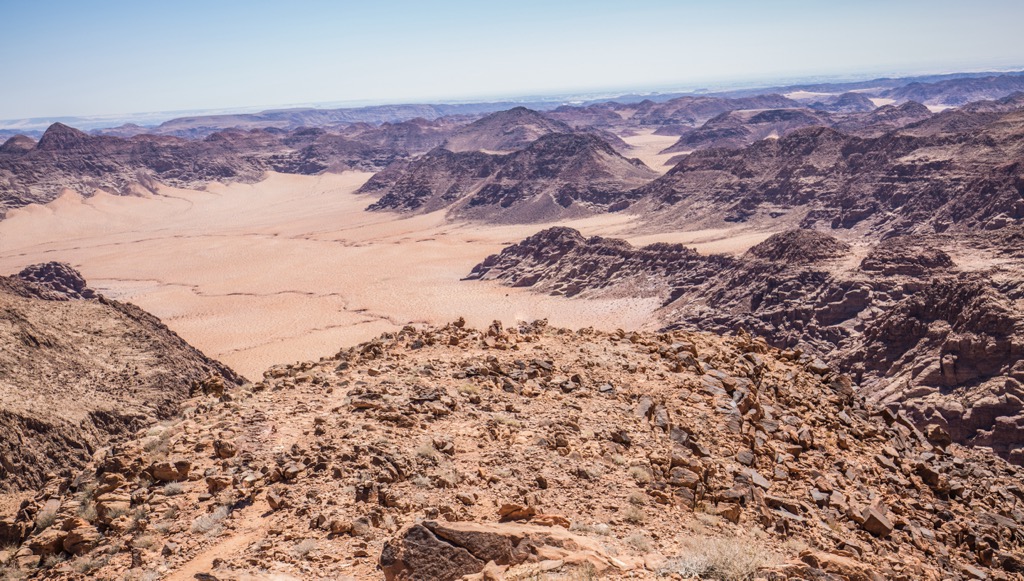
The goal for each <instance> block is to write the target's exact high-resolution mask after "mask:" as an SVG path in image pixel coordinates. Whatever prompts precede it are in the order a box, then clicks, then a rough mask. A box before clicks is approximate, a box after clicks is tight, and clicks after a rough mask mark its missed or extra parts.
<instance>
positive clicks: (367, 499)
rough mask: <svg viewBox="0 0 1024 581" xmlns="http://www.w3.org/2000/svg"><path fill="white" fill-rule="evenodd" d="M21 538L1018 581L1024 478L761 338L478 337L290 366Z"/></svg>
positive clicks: (706, 571)
mask: <svg viewBox="0 0 1024 581" xmlns="http://www.w3.org/2000/svg"><path fill="white" fill-rule="evenodd" d="M188 407H189V411H188V412H187V413H186V414H185V415H184V416H183V417H182V418H180V419H178V420H176V421H174V422H170V423H166V424H163V425H161V426H160V427H159V428H156V429H152V430H149V431H148V432H143V433H141V434H140V438H139V439H138V440H135V441H133V442H130V443H128V444H126V445H123V446H118V447H116V448H112V449H105V450H102V451H100V452H99V453H97V454H96V455H95V457H94V460H93V462H92V463H91V464H90V465H89V466H88V467H87V469H85V470H83V471H81V472H80V473H77V474H75V475H72V476H70V477H55V478H53V479H51V480H50V481H48V482H47V483H46V485H45V487H44V488H43V489H42V490H41V491H40V493H39V494H38V495H37V496H36V497H35V498H34V499H32V500H30V501H27V502H26V503H24V504H23V506H22V507H21V509H20V510H19V511H18V512H17V514H15V515H10V517H9V518H8V520H5V521H2V525H0V526H2V527H3V528H2V529H0V530H3V531H4V532H5V533H6V534H7V535H8V537H7V538H8V541H9V542H10V541H13V542H14V547H12V548H11V549H9V550H7V551H5V552H4V553H3V556H4V557H5V560H6V563H7V565H6V566H7V572H8V574H11V575H18V574H21V575H25V574H29V573H31V574H34V575H36V576H37V577H48V578H56V577H60V578H85V577H95V578H129V579H144V578H155V577H163V578H167V579H193V578H198V579H210V578H218V579H235V578H239V579H240V578H270V577H272V578H334V579H380V578H383V579H431V580H438V581H451V580H455V579H462V578H464V576H466V575H470V577H466V578H469V579H510V580H511V579H546V578H548V579H555V578H565V577H566V576H571V577H570V578H593V577H601V578H623V577H629V578H633V579H636V578H656V577H673V576H675V578H693V577H699V578H715V579H749V578H754V577H755V576H756V577H757V578H772V579H793V580H795V579H947V578H949V579H966V578H974V579H982V578H994V579H1011V578H1013V577H1014V576H1016V575H1019V574H1020V572H1021V571H1022V567H1024V561H1022V559H1024V555H1022V552H1021V551H1022V546H1021V537H1020V535H1019V534H1018V530H1019V527H1020V526H1021V524H1022V523H1024V512H1022V511H1021V510H1020V509H1019V508H1018V503H1019V500H1020V499H1021V498H1022V497H1024V491H1021V490H1020V486H1019V479H1020V473H1019V470H1018V468H1016V467H1014V466H1012V465H1009V464H1007V463H1005V462H1003V461H1002V460H999V459H997V458H995V457H993V456H991V455H987V454H984V453H981V452H977V451H972V450H968V449H964V448H961V447H959V446H957V445H955V444H952V445H951V444H950V443H949V441H948V435H947V434H945V432H944V431H943V430H942V428H940V427H938V426H931V427H928V428H927V430H926V431H925V432H922V431H919V430H918V429H917V428H916V427H914V425H913V424H912V423H911V422H910V421H909V420H907V419H906V418H905V417H904V416H902V415H901V414H899V413H893V412H891V411H889V410H887V409H880V410H876V409H874V408H872V407H870V406H867V405H865V403H864V401H863V400H862V399H861V398H860V397H858V396H857V395H855V394H854V392H853V391H852V389H851V383H850V380H849V379H848V378H846V377H845V376H843V375H840V374H837V373H835V372H834V371H832V370H830V369H829V368H828V367H827V366H825V365H823V364H821V363H820V362H818V361H815V360H814V359H813V358H809V357H806V356H801V355H799V354H798V353H795V352H792V351H789V352H781V351H778V350H775V349H772V348H770V347H768V346H767V345H765V344H764V343H763V342H760V341H757V340H751V339H750V338H749V337H747V336H737V337H733V338H721V337H717V336H713V335H707V334H694V333H686V332H672V333H665V334H657V335H655V334H636V333H632V334H628V333H623V332H617V333H599V332H595V331H591V330H583V331H580V332H578V333H577V332H571V331H566V330H562V329H551V328H548V327H547V326H546V325H544V324H542V323H535V324H531V325H521V326H519V327H516V328H511V329H504V328H502V326H501V325H500V324H495V325H492V326H491V327H490V328H489V329H487V330H474V329H470V328H467V327H465V326H464V325H463V324H462V322H461V321H459V322H456V323H454V324H451V325H448V326H445V327H440V328H428V329H422V330H417V329H413V328H411V327H409V328H406V329H404V330H402V331H401V332H399V333H392V334H386V335H383V336H381V337H380V338H379V339H377V340H374V341H371V342H369V343H365V344H362V345H359V346H356V347H353V348H350V349H345V350H342V351H340V352H339V353H338V354H337V355H336V356H335V357H333V358H327V359H323V360H320V361H316V362H309V363H303V364H297V365H291V366H281V367H275V368H272V369H270V370H269V371H268V372H267V373H266V374H265V377H264V378H263V380H262V381H260V382H259V383H256V384H252V385H250V386H248V387H245V388H243V389H240V390H229V391H228V392H227V393H225V394H224V395H223V396H220V397H217V396H215V395H197V397H195V398H193V399H192V400H190V401H189V402H188Z"/></svg>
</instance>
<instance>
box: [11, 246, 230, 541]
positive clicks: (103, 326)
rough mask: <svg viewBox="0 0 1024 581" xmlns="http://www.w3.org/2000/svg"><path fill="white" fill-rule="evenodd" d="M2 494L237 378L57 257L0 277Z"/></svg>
mask: <svg viewBox="0 0 1024 581" xmlns="http://www.w3.org/2000/svg"><path fill="white" fill-rule="evenodd" d="M0 344H2V345H3V346H4V347H3V350H2V351H0V493H9V492H14V491H21V490H28V489H35V488H38V487H39V486H41V485H42V484H43V483H44V482H45V481H46V480H47V479H48V478H52V477H53V475H55V474H56V475H61V476H67V475H69V474H71V472H72V471H73V470H77V469H80V468H81V467H82V466H83V465H84V464H85V463H86V462H87V461H89V460H90V459H91V458H92V455H93V453H95V451H96V450H97V449H98V448H100V447H102V446H104V445H106V444H107V443H108V442H109V441H111V440H112V439H113V440H117V439H119V438H123V437H124V436H126V435H129V434H132V433H134V432H135V431H136V430H138V429H139V428H141V427H143V426H151V425H153V424H155V423H156V422H158V421H161V420H166V419H168V418H171V417H173V416H174V415H175V414H177V413H178V412H179V411H180V410H181V404H182V402H183V401H184V400H185V399H187V398H188V397H189V396H190V392H192V391H195V390H196V389H202V388H203V387H204V386H213V385H217V386H219V388H220V389H223V387H224V385H225V384H229V385H230V384H238V383H240V382H241V378H239V377H238V376H237V375H235V374H234V373H233V372H232V371H231V370H230V369H227V368H226V367H224V366H223V365H221V364H219V363H217V362H216V361H213V360H210V359H208V358H207V357H205V356H204V355H203V354H202V353H200V352H199V351H197V350H195V349H194V348H192V347H190V346H189V345H188V344H186V343H185V342H184V341H183V340H181V338H179V337H178V336H177V335H176V334H174V333H173V332H172V331H170V330H169V329H167V327H165V326H164V325H163V324H162V323H160V321H159V320H158V319H156V318H155V317H153V316H151V315H149V314H148V313H145V312H143V311H142V310H140V309H138V308H137V307H135V306H133V305H130V304H125V303H119V302H116V301H112V300H108V299H105V298H103V297H101V296H97V295H96V294H95V293H94V292H93V291H92V290H91V289H89V288H88V286H87V285H86V284H85V281H84V280H83V279H82V277H81V275H79V274H78V272H76V271H75V270H74V269H72V268H70V267H68V266H67V265H63V264H59V263H48V264H44V265H36V266H32V267H29V268H27V269H25V270H24V271H22V272H21V273H19V274H18V275H16V276H12V277H0ZM0 542H2V539H0Z"/></svg>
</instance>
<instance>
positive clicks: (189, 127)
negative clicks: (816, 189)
mask: <svg viewBox="0 0 1024 581" xmlns="http://www.w3.org/2000/svg"><path fill="white" fill-rule="evenodd" d="M921 84H931V85H935V86H936V87H937V88H934V89H932V91H934V92H933V93H931V94H929V95H928V96H927V97H926V98H924V99H922V98H920V95H917V97H916V98H915V97H914V96H912V92H913V91H915V90H919V89H918V88H917V87H916V85H921ZM909 85H915V87H912V88H911V89H907V90H906V91H905V92H903V93H901V92H899V91H898V90H899V89H901V88H903V87H907V86H909ZM1022 90H1024V71H1011V72H975V73H949V74H941V75H918V76H908V77H894V78H889V77H883V78H875V79H868V80H855V81H838V82H820V81H808V82H804V83H799V84H791V85H785V86H770V87H751V88H744V89H728V88H723V89H721V90H719V91H709V90H691V91H678V92H651V93H625V94H612V95H607V94H606V95H603V96H597V95H550V96H535V97H526V98H519V99H508V100H499V101H493V102H463V103H439V104H388V105H369V106H359V107H331V106H302V107H287V108H279V109H268V110H264V111H256V112H245V111H238V110H235V111H231V112H222V111H171V112H152V113H133V114H125V115H100V116H81V117H74V116H58V117H34V118H25V119H4V120H0V139H7V138H9V137H12V136H14V135H17V134H24V135H28V136H30V137H37V138H38V137H40V136H41V135H42V132H43V131H45V130H46V128H47V127H49V126H50V125H52V124H53V123H63V124H65V125H70V126H73V127H77V128H79V129H82V130H85V131H94V130H101V129H110V128H115V127H121V126H125V125H127V126H128V127H127V128H126V130H127V131H131V130H133V129H134V127H133V126H137V127H141V128H145V130H146V132H152V133H156V134H160V135H179V136H188V134H189V133H193V134H202V133H203V130H204V129H205V130H206V134H208V133H209V132H212V131H216V130H218V129H226V128H229V127H235V128H253V127H278V128H285V129H291V128H295V127H302V126H322V125H331V124H339V123H357V122H366V123H383V122H398V121H405V120H409V119H414V118H416V117H423V118H425V119H436V118H437V117H443V116H447V115H481V114H486V113H491V112H494V111H501V110H504V109H510V108H512V107H517V106H524V107H529V108H531V109H536V110H541V111H544V110H551V109H555V108H557V107H559V106H561V105H583V106H586V105H592V104H596V103H607V102H611V101H614V102H618V103H623V104H629V103H638V102H641V101H652V102H656V103H657V102H665V101H670V100H672V99H676V98H679V97H683V96H702V95H707V96H716V97H728V98H740V97H749V96H756V95H764V94H768V93H782V94H784V93H793V92H811V93H835V94H839V93H846V92H850V91H857V92H862V93H872V94H875V93H877V94H879V96H883V95H882V93H886V92H890V93H891V94H892V95H893V98H896V99H897V100H899V99H901V98H902V97H903V96H904V94H905V95H907V96H906V98H905V99H903V100H911V99H913V100H916V101H920V102H923V103H925V104H951V105H961V104H963V103H967V102H969V101H976V100H980V99H994V98H999V97H1003V96H1005V95H1007V94H1010V93H1012V92H1014V91H1022ZM1000 91H1002V94H995V93H998V92H1000ZM968 94H969V95H971V96H970V97H968V96H967V95H968ZM885 96H888V95H885ZM933 102H934V103H933ZM122 136H125V135H122ZM193 136H195V135H193Z"/></svg>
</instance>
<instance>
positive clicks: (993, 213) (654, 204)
mask: <svg viewBox="0 0 1024 581" xmlns="http://www.w3.org/2000/svg"><path fill="white" fill-rule="evenodd" d="M1022 158H1024V110H1017V111H1013V112H1010V113H1003V114H1000V113H970V112H966V111H949V112H945V113H942V114H939V115H935V116H933V117H931V118H929V119H926V120H924V121H921V122H919V123H916V124H912V125H909V126H907V127H906V128H904V129H899V130H895V131H890V132H888V133H886V134H884V135H882V136H880V137H875V138H863V137H856V136H851V135H847V134H844V133H840V132H837V131H835V130H832V129H828V128H823V127H811V128H806V129H801V130H798V131H795V132H793V133H791V134H789V135H787V136H785V137H782V138H780V139H778V140H764V141H759V142H757V143H755V144H753V145H751V146H749V147H746V148H743V149H732V150H723V149H713V150H706V151H698V152H695V153H693V154H690V155H688V156H686V157H685V158H684V159H683V160H682V161H680V162H679V163H678V164H676V166H674V167H673V168H672V169H671V170H669V171H668V173H666V174H665V175H664V176H662V177H661V178H659V179H657V180H655V181H653V182H651V183H650V184H648V185H646V186H643V187H641V188H640V189H638V190H637V191H636V192H633V196H634V197H636V198H637V199H641V200H643V203H642V204H637V205H635V207H636V208H637V210H639V211H641V212H642V213H644V214H645V215H646V216H649V217H650V219H651V220H652V222H654V223H663V224H671V225H672V226H673V227H675V228H678V227H679V226H680V225H682V224H686V225H688V226H712V225H718V226H721V225H723V221H724V222H733V223H735V222H749V223H751V224H753V225H757V226H758V227H761V228H769V229H771V228H775V229H780V228H785V227H786V225H797V224H799V225H801V226H802V227H805V228H809V227H813V226H818V227H826V228H829V227H830V228H838V229H856V230H857V231H861V232H866V233H868V234H870V235H872V236H877V235H891V234H907V233H914V232H918V233H925V232H942V231H945V230H947V229H954V230H965V229H966V230H982V229H990V230H991V229H999V228H1002V227H1005V226H1007V225H1010V224H1015V223H1019V222H1020V221H1021V220H1022V219H1024V165H1022V164H1021V163H1020V161H1019V160H1021V159H1022Z"/></svg>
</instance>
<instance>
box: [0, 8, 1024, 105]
mask: <svg viewBox="0 0 1024 581" xmlns="http://www.w3.org/2000/svg"><path fill="white" fill-rule="evenodd" d="M0 22H3V26H2V27H0V119H19V118H27V117H46V116H93V115H116V114H127V113H139V112H148V111H187V110H210V109H214V110H215V109H241V108H261V107H262V108H266V107H274V106H282V105H292V104H306V103H318V102H335V103H337V102H359V103H362V104H366V103H373V102H392V103H393V102H438V101H444V100H448V101H455V100H462V101H464V100H487V99H496V98H502V97H513V96H526V95H544V94H569V93H592V92H601V91H621V92H628V91H633V90H637V91H644V90H669V89H678V88H697V87H701V86H704V85H708V86H711V85H721V84H727V83H733V82H744V81H760V80H764V81H766V82H770V81H772V80H777V79H797V78H803V77H813V76H822V75H830V76H831V75H835V76H864V75H877V76H881V75H899V74H917V73H933V72H953V71H976V70H991V69H1007V68H1024V35H1022V34H1021V32H1020V23H1021V22H1024V1H1021V0H973V1H972V2H963V1H947V0H928V1H917V0H857V1H849V2H847V1H838V0H829V1H825V0H820V1H813V0H789V1H787V0H782V1H770V0H743V1H741V0H704V1H688V0H676V1H663V0H646V1H644V2H629V1H623V0H616V1H605V0H571V1H570V0H566V1H558V0H547V1H535V0H508V1H505V2H493V1H491V2H488V1H475V2H471V1H455V0H452V1H445V2H430V1H427V0H420V1H402V0H376V1H372V2H370V1H363V2H349V1H344V0H337V1H326V0H325V1H318V0H290V1H288V2H268V1H261V0H245V1H236V0H202V1H193V0H175V1H173V2H148V1H147V2H138V1H132V2H127V1H113V0H106V1H104V0H74V1H60V0H31V1H29V0H0Z"/></svg>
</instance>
